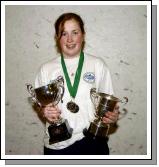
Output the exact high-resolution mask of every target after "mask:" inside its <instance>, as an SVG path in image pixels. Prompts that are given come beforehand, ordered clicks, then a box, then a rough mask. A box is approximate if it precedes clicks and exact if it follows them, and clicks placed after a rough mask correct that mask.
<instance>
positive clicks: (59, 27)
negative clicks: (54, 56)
mask: <svg viewBox="0 0 159 167" xmlns="http://www.w3.org/2000/svg"><path fill="white" fill-rule="evenodd" d="M72 19H74V20H75V21H77V23H78V24H79V26H80V29H81V32H82V34H83V35H84V34H85V29H84V22H83V20H82V19H81V17H80V16H79V15H77V14H75V13H64V14H62V15H61V16H60V17H59V18H58V19H57V20H56V22H55V24H54V26H55V41H56V47H57V51H58V52H59V53H61V47H60V43H59V41H60V38H61V35H62V33H63V31H64V24H65V22H66V21H68V20H72ZM84 45H85V41H83V44H82V50H83V48H84Z"/></svg>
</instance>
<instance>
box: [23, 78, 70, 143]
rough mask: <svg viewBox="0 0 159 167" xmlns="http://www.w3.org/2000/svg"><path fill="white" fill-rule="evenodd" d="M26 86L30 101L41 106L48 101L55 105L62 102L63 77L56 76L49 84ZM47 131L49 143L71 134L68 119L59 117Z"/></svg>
mask: <svg viewBox="0 0 159 167" xmlns="http://www.w3.org/2000/svg"><path fill="white" fill-rule="evenodd" d="M26 86H27V90H28V92H29V93H30V94H31V99H32V101H33V102H34V103H35V104H37V105H38V106H39V107H41V108H42V107H45V106H46V105H48V104H50V103H52V105H53V106H56V105H57V104H58V103H59V101H60V100H61V102H62V98H63V95H64V79H63V77H62V76H59V77H57V79H55V80H53V81H52V82H51V83H50V84H48V85H45V86H42V87H39V88H36V89H33V86H32V85H31V84H26ZM48 132H49V136H50V139H49V143H50V144H53V143H57V142H60V141H64V140H67V139H69V138H71V136H72V129H71V128H70V127H69V124H68V121H67V120H66V119H63V118H61V117H60V118H59V119H58V120H57V121H56V122H52V123H51V124H50V125H49V127H48Z"/></svg>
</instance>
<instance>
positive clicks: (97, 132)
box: [87, 122, 109, 138]
mask: <svg viewBox="0 0 159 167" xmlns="http://www.w3.org/2000/svg"><path fill="white" fill-rule="evenodd" d="M101 124H102V123H101V122H98V124H97V123H94V122H91V124H90V126H89V129H88V131H87V133H88V134H90V135H92V136H93V137H94V138H95V137H100V138H107V137H108V131H109V125H107V126H106V125H105V126H101Z"/></svg>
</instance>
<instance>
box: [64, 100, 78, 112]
mask: <svg viewBox="0 0 159 167" xmlns="http://www.w3.org/2000/svg"><path fill="white" fill-rule="evenodd" d="M67 109H68V110H69V111H71V112H72V113H76V112H78V111H79V106H78V105H77V104H76V103H74V102H73V101H70V102H68V103H67Z"/></svg>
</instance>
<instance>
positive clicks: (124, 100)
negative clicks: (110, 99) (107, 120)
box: [120, 97, 128, 104]
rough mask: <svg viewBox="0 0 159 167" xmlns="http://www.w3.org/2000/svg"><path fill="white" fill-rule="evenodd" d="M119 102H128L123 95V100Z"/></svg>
mask: <svg viewBox="0 0 159 167" xmlns="http://www.w3.org/2000/svg"><path fill="white" fill-rule="evenodd" d="M120 102H121V103H124V104H126V103H127V102H128V98H127V97H123V100H120Z"/></svg>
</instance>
